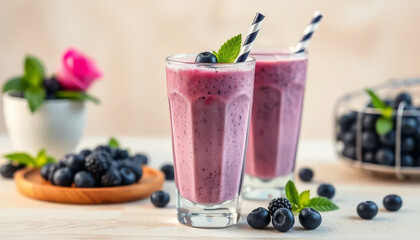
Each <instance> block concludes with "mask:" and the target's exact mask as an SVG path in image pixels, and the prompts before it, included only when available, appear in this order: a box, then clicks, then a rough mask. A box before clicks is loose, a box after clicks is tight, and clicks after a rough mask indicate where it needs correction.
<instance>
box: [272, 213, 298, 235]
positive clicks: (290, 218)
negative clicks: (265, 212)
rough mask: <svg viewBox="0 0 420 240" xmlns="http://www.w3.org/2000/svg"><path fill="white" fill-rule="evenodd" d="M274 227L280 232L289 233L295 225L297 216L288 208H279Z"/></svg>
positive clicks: (275, 214)
mask: <svg viewBox="0 0 420 240" xmlns="http://www.w3.org/2000/svg"><path fill="white" fill-rule="evenodd" d="M272 223H273V226H274V228H275V229H277V230H278V231H280V232H287V231H289V230H290V229H291V228H292V227H293V225H295V216H294V215H293V213H292V211H290V210H289V209H287V208H279V209H277V211H275V212H274V214H273V220H272Z"/></svg>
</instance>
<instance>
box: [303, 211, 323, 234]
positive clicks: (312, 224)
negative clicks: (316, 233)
mask: <svg viewBox="0 0 420 240" xmlns="http://www.w3.org/2000/svg"><path fill="white" fill-rule="evenodd" d="M299 222H300V224H301V225H302V226H303V227H304V228H306V229H309V230H312V229H315V228H317V227H319V225H321V222H322V217H321V214H320V213H319V212H318V211H317V210H315V209H313V208H304V209H302V211H300V213H299Z"/></svg>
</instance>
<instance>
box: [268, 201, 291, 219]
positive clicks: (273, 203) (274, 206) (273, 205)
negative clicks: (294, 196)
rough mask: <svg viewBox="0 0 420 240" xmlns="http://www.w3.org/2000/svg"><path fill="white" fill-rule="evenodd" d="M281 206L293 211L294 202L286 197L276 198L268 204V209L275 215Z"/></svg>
mask: <svg viewBox="0 0 420 240" xmlns="http://www.w3.org/2000/svg"><path fill="white" fill-rule="evenodd" d="M280 208H287V209H289V210H290V211H292V204H291V203H290V201H289V200H288V199H287V198H285V197H279V198H274V199H273V200H271V202H270V203H269V204H268V211H269V212H270V215H273V214H274V213H275V212H276V211H277V209H280Z"/></svg>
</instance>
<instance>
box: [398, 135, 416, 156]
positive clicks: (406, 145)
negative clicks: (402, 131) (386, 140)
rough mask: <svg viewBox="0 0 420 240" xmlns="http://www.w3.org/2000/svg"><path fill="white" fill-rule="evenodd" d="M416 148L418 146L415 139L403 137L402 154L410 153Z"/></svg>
mask: <svg viewBox="0 0 420 240" xmlns="http://www.w3.org/2000/svg"><path fill="white" fill-rule="evenodd" d="M415 146H416V143H415V141H414V138H412V137H403V138H402V139H401V151H402V152H410V151H412V150H413V149H414V147H415Z"/></svg>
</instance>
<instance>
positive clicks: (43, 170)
mask: <svg viewBox="0 0 420 240" xmlns="http://www.w3.org/2000/svg"><path fill="white" fill-rule="evenodd" d="M53 165H54V164H52V163H48V164H45V165H44V166H42V168H41V170H40V173H41V176H42V178H43V179H45V180H47V181H48V173H49V172H50V167H51V166H53Z"/></svg>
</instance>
